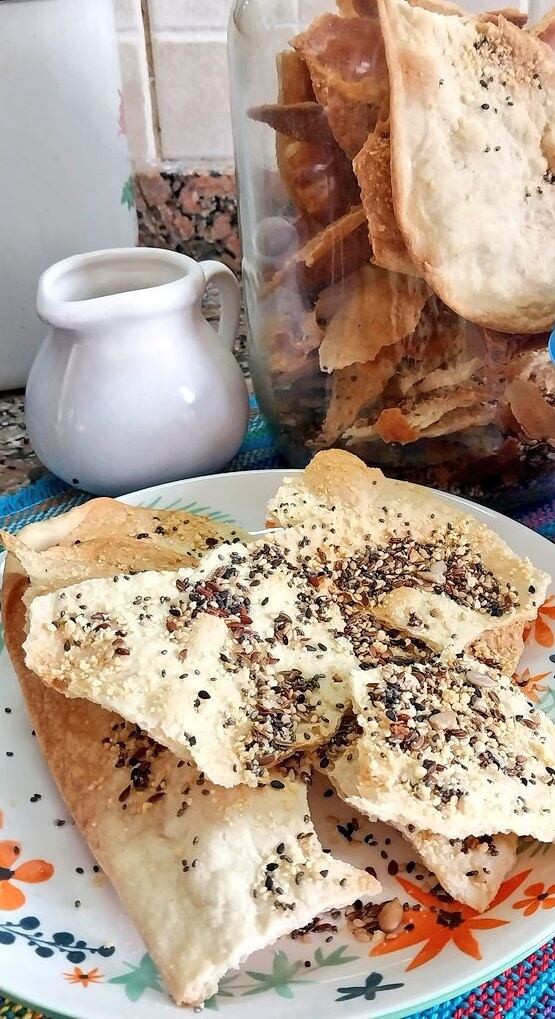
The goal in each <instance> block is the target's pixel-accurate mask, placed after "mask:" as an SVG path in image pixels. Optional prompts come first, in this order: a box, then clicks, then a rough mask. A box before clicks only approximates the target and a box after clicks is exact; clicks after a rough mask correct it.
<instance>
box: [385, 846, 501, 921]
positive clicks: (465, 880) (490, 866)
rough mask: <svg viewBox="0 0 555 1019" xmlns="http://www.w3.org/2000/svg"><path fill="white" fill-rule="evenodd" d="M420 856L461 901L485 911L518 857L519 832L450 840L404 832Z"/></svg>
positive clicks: (480, 911) (452, 894)
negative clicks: (516, 833)
mask: <svg viewBox="0 0 555 1019" xmlns="http://www.w3.org/2000/svg"><path fill="white" fill-rule="evenodd" d="M403 835H404V836H405V838H406V839H407V840H408V841H409V842H411V843H412V845H413V846H414V848H415V849H416V851H417V853H418V855H419V856H420V859H421V860H422V862H423V863H424V864H425V866H426V867H427V868H428V870H429V871H431V873H432V874H435V876H436V877H437V879H438V881H439V883H440V884H441V886H442V887H443V888H444V889H445V891H446V892H448V893H449V895H451V896H452V898H453V899H455V900H456V901H457V902H462V903H464V904H465V905H467V906H470V908H471V909H475V910H476V911H477V912H478V913H483V912H484V911H485V910H486V909H487V908H488V906H489V905H490V904H491V903H492V902H493V900H494V898H495V896H496V895H497V892H498V891H499V889H500V887H501V885H502V884H503V881H504V880H505V878H507V877H508V876H509V874H510V873H511V871H512V869H513V867H514V865H515V863H516V860H517V846H518V836H517V835H482V836H480V838H475V837H474V836H472V835H471V836H470V837H469V838H467V839H456V840H451V839H446V838H444V837H443V836H442V835H432V834H431V833H430V832H416V831H415V832H412V833H410V834H409V833H408V832H407V831H404V832H403Z"/></svg>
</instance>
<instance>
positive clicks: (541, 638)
mask: <svg viewBox="0 0 555 1019" xmlns="http://www.w3.org/2000/svg"><path fill="white" fill-rule="evenodd" d="M554 629H555V596H554V595H552V594H551V595H550V596H549V598H547V599H546V601H544V603H543V605H540V607H539V609H538V615H537V618H536V619H534V621H533V622H532V623H529V624H528V625H527V626H526V627H525V628H524V640H525V641H526V642H528V640H529V638H530V637H532V638H533V640H535V642H536V644H539V645H540V646H541V647H553V644H555V634H554V633H553V630H554Z"/></svg>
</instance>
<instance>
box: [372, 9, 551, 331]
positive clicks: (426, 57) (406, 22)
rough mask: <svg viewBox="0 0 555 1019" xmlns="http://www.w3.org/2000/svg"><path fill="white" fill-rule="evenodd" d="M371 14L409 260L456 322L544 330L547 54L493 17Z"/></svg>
mask: <svg viewBox="0 0 555 1019" xmlns="http://www.w3.org/2000/svg"><path fill="white" fill-rule="evenodd" d="M379 9H380V23H381V26H382V31H383V34H384V40H385V45H386V52H387V60H388V68H389V77H390V88H391V100H390V102H391V145H392V178H393V196H394V206H395V215H396V219H397V222H398V224H399V227H400V230H401V233H402V234H403V237H404V239H405V243H406V244H407V247H408V250H409V252H410V254H411V256H412V258H413V260H414V261H415V263H416V265H417V267H418V268H419V270H420V271H421V272H422V273H423V275H424V277H425V279H426V280H427V281H428V282H429V284H430V286H431V287H432V288H433V289H434V290H435V292H436V293H437V294H439V296H440V297H441V299H442V300H443V301H444V302H445V303H446V304H447V305H448V306H449V307H451V308H453V309H454V310H455V311H457V312H458V313H459V314H460V315H462V316H463V317H464V318H467V319H470V320H472V321H474V322H477V323H479V324H481V325H484V326H488V327H490V328H492V329H498V330H504V331H507V332H511V333H535V332H541V331H543V330H545V329H547V328H548V327H550V326H551V325H552V323H553V321H554V320H555V290H554V288H553V280H554V279H555V236H554V235H553V231H552V230H551V228H550V224H551V222H552V221H553V218H554V215H555V191H554V189H553V187H552V186H551V185H550V182H551V180H552V178H553V173H554V172H555V166H554V165H553V160H552V158H551V156H550V153H551V151H552V146H551V141H550V139H551V136H552V135H551V133H552V124H553V103H554V100H555V67H554V65H553V61H552V59H551V57H550V54H549V52H548V50H547V48H546V47H545V45H544V44H542V43H541V42H540V41H538V40H537V39H535V38H534V36H533V35H531V34H530V33H528V32H524V31H522V30H521V29H520V28H518V27H516V26H515V25H513V24H510V23H509V22H508V21H507V20H506V19H505V18H503V17H502V16H498V17H497V18H495V19H494V20H493V21H488V22H486V21H483V20H480V19H473V18H459V17H449V16H447V17H445V16H443V15H439V14H437V13H434V12H430V11H426V10H423V9H421V8H415V7H411V6H410V5H409V4H408V3H406V0H380V5H379ZM490 79H491V80H490ZM484 81H485V82H486V87H484V86H483V85H482V84H481V82H484ZM496 111H497V112H496ZM515 153H518V158H516V156H515ZM477 251H479V252H480V257H479V259H478V260H477V259H476V252H477Z"/></svg>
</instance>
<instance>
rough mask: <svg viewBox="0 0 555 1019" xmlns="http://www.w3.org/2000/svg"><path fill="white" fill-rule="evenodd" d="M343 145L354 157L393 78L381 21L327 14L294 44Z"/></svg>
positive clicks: (331, 125) (374, 119)
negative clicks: (388, 69)
mask: <svg viewBox="0 0 555 1019" xmlns="http://www.w3.org/2000/svg"><path fill="white" fill-rule="evenodd" d="M292 45H293V46H294V47H295V49H296V50H297V51H298V52H300V53H301V54H302V57H303V59H304V60H305V61H306V64H307V66H308V69H309V71H310V77H311V80H312V85H313V88H314V92H315V94H316V98H317V99H318V101H319V102H320V103H321V105H322V106H323V108H324V109H325V111H326V115H327V118H328V121H329V125H330V128H331V130H332V132H333V134H334V135H335V137H336V139H337V142H338V144H339V145H340V146H341V148H342V149H343V150H344V152H346V154H347V155H348V156H349V157H350V158H353V156H355V155H356V154H357V152H358V151H359V150H360V149H361V147H362V145H363V144H364V142H365V141H366V138H367V137H368V134H369V132H370V131H371V130H372V128H373V127H374V124H375V123H376V118H377V113H378V109H379V106H380V103H381V101H382V100H383V99H384V97H386V96H387V91H388V79H387V69H386V64H385V55H384V48H383V40H382V37H381V31H380V26H379V23H378V19H377V18H365V17H355V18H346V17H339V16H338V15H335V14H322V15H321V17H319V18H316V20H315V21H313V22H312V24H311V25H309V27H308V28H307V29H306V30H305V31H304V32H302V33H301V34H300V35H297V36H296V37H295V38H294V39H293V40H292Z"/></svg>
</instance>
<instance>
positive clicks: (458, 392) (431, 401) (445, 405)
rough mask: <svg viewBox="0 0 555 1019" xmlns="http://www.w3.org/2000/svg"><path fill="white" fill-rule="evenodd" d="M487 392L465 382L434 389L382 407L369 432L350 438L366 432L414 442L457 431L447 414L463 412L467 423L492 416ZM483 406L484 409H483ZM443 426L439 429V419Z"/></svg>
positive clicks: (463, 417) (397, 440)
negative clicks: (385, 407) (432, 434)
mask: <svg viewBox="0 0 555 1019" xmlns="http://www.w3.org/2000/svg"><path fill="white" fill-rule="evenodd" d="M488 395H489V394H488V393H487V391H486V389H485V387H484V386H481V385H480V384H479V383H472V382H470V383H467V384H466V385H465V386H454V387H452V388H450V389H445V390H437V391H434V392H432V393H429V394H424V395H423V396H421V397H415V398H414V399H413V400H410V401H408V402H407V401H405V402H404V403H403V404H402V405H401V406H399V407H390V408H387V409H386V410H383V411H382V413H381V414H380V416H379V418H378V420H377V421H376V424H375V425H374V426H373V431H369V433H368V435H365V436H362V435H360V434H357V435H354V434H353V436H352V437H353V438H357V439H359V438H362V437H364V438H367V437H370V435H379V437H380V438H381V439H383V441H384V442H400V443H401V444H402V445H405V444H406V443H409V442H416V441H417V440H418V439H420V438H422V437H425V436H426V435H430V434H431V433H432V431H433V432H434V434H437V435H443V434H445V433H447V432H449V431H457V428H456V427H455V428H453V427H451V425H452V422H453V420H455V422H456V421H457V418H454V419H450V422H451V423H450V422H449V420H448V421H445V419H446V417H447V415H448V414H457V415H458V413H459V412H460V411H466V413H464V414H463V415H462V420H466V422H467V424H466V425H462V427H468V422H473V421H474V418H475V419H476V421H477V422H478V423H483V418H484V416H485V417H486V418H487V419H488V420H490V421H491V420H493V418H494V417H495V409H496V405H495V404H494V403H492V402H491V401H488V400H487V396H488ZM486 408H487V412H486ZM442 421H443V422H444V423H445V425H446V427H445V430H444V431H442V426H441V422H442Z"/></svg>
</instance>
